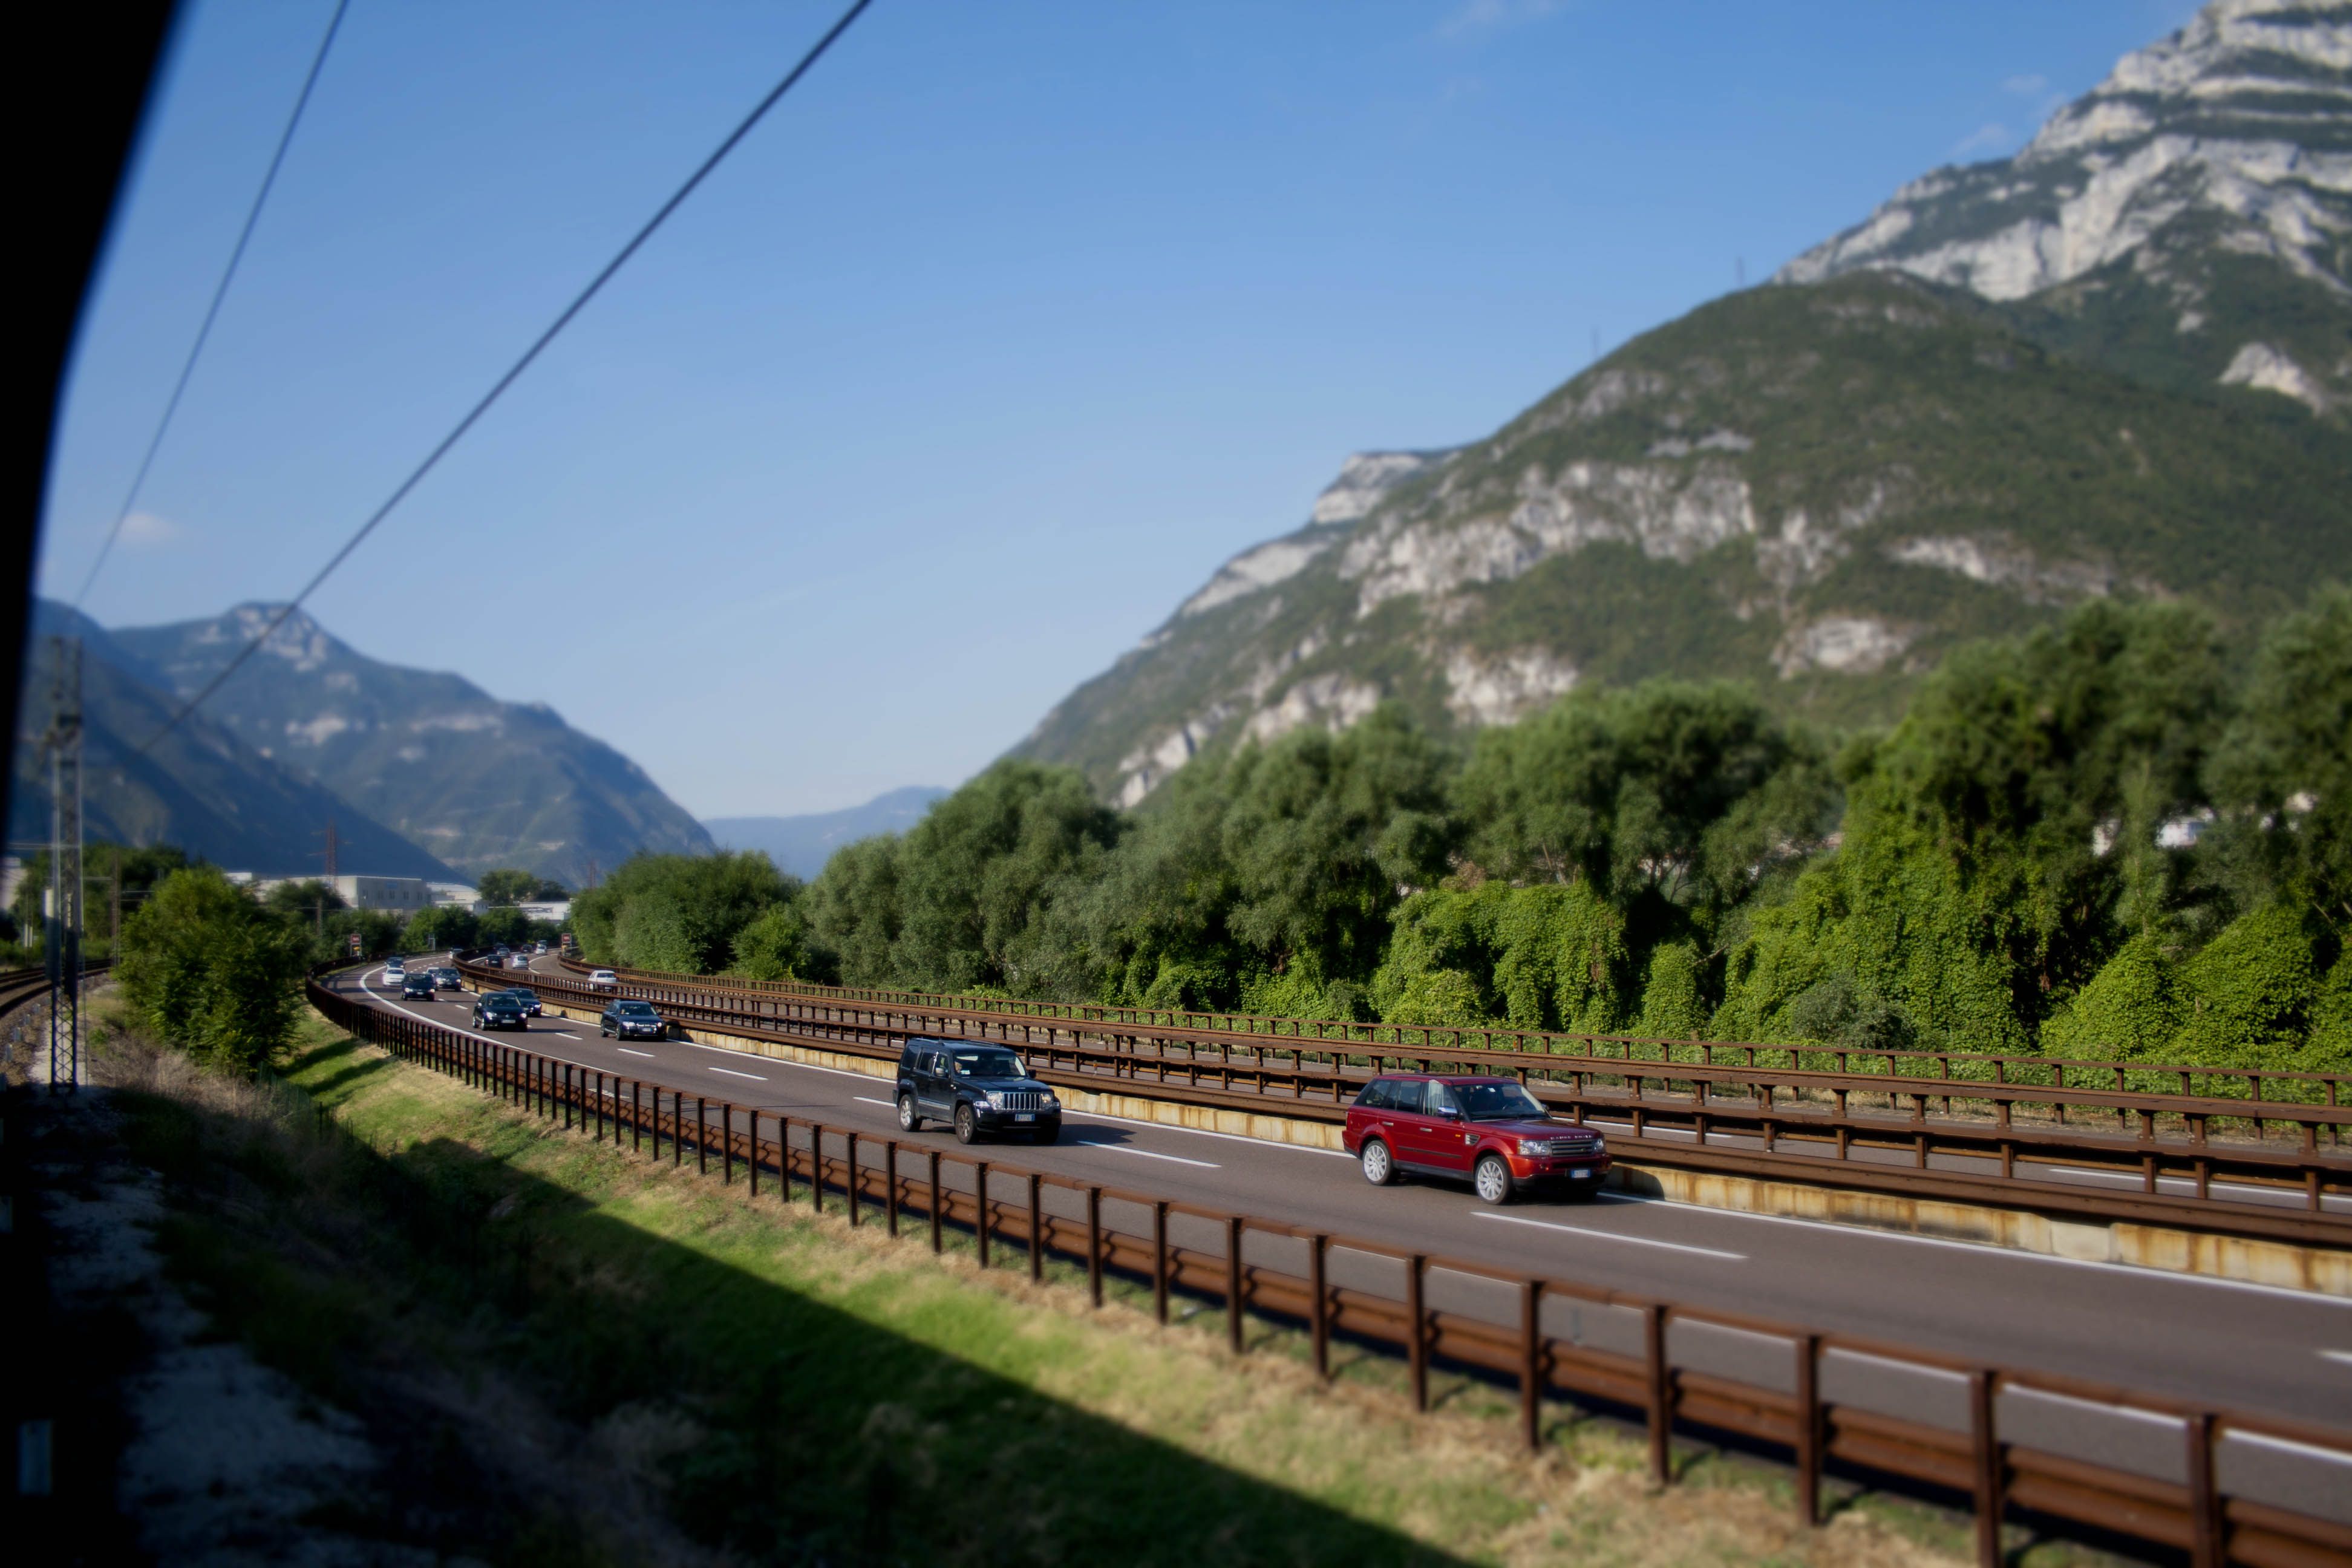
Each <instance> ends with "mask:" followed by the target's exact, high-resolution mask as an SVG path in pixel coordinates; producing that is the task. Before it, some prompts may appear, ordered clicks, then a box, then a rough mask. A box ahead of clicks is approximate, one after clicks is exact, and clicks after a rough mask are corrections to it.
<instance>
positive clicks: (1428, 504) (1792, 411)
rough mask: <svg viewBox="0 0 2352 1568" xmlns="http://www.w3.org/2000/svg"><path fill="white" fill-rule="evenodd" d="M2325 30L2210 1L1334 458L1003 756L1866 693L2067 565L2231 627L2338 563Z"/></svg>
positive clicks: (1067, 755)
mask: <svg viewBox="0 0 2352 1568" xmlns="http://www.w3.org/2000/svg"><path fill="white" fill-rule="evenodd" d="M2347 23H2352V10H2347V9H2346V8H2344V7H2343V6H2341V5H2336V6H2329V7H2325V8H2322V7H2316V6H2311V5H2276V4H2273V5H2258V4H2252V3H2249V0H2223V3H2221V4H2219V5H2213V6H2211V7H2210V8H2209V9H2208V10H2207V11H2206V12H2205V13H2203V14H2202V15H2200V16H2199V18H2198V19H2197V20H2196V22H2194V23H2193V24H2192V25H2191V26H2189V27H2187V28H2184V29H2183V30H2182V31H2181V32H2180V33H2179V34H2177V35H2175V36H2174V37H2172V38H2170V39H2168V40H2167V41H2165V42H2164V43H2162V44H2159V45H2158V46H2156V47H2154V48H2151V49H2148V50H2144V51H2141V52H2140V53H2138V54H2135V55H2132V56H2129V57H2126V59H2125V60H2124V61H2123V62H2122V63H2121V64H2119V65H2118V67H2117V68H2116V73H2115V74H2114V76H2112V77H2111V78H2110V79H2108V81H2107V82H2105V83H2104V84H2102V86H2101V87H2100V88H2099V89H2097V90H2095V92H2093V93H2092V94H2091V95H2089V96H2088V97H2086V98H2085V99H2084V100H2081V101H2080V102H2078V103H2075V104H2074V105H2070V106H2069V107H2068V108H2066V109H2064V110H2061V111H2060V112H2059V113H2058V114H2057V115H2056V116H2055V117H2053V120H2052V121H2051V122H2050V126H2049V127H2048V128H2046V129H2045V130H2044V131H2043V132H2042V135H2040V136H2039V137H2037V138H2036V139H2035V141H2034V142H2033V143H2032V145H2031V146H2029V147H2028V148H2026V149H2025V150H2023V151H2022V152H2021V153H2019V154H2018V155H2017V157H2016V158H2014V159H2011V160H2004V161H2002V162H2001V163H1995V164H1985V165H1977V166H1974V167H1972V168H1970V169H1967V170H1958V171H1953V170H1947V171H1943V172H1942V173H1941V174H1937V175H1931V176H1929V177H1927V179H1925V180H1922V181H1919V182H1916V183H1915V184H1913V185H1912V186H1909V187H1906V191H1905V192H1904V193H1900V194H1898V195H1897V196H1896V197H1895V200H1894V201H1892V202H1890V203H1889V204H1888V205H1886V206H1885V207H1882V208H1881V209H1880V212H1879V214H1878V215H1877V216H1875V217H1874V218H1872V219H1871V220H1870V221H1868V222H1866V223H1864V224H1863V225H1862V226H1859V227H1857V228H1856V229H1854V230H1853V231H1851V232H1849V233H1848V234H1846V235H1843V236H1841V237H1838V238H1836V239H1833V240H1832V241H1830V242H1828V243H1827V244H1825V245H1823V246H1822V247H1818V248H1817V249H1815V250H1813V251H1811V252H1808V253H1807V254H1806V255H1805V256H1803V257H1801V258H1798V259H1797V260H1796V261H1794V262H1792V263H1790V266H1789V267H1788V268H1785V269H1784V270H1783V272H1782V273H1781V275H1780V278H1778V279H1776V280H1775V281H1774V282H1773V283H1772V284H1771V285H1768V286H1766V287H1763V288H1759V289H1748V290H1745V291H1742V292H1739V293H1736V294H1733V295H1729V296H1727V297H1726V298H1723V299H1720V300H1715V301H1712V302H1710V303H1709V304H1706V305H1705V306H1702V307H1701V308H1699V309H1698V310H1694V311H1692V312H1691V313H1690V314H1688V315H1687V316H1685V317H1684V318H1682V319H1681V320H1679V321H1674V322H1671V323H1669V324H1667V325H1666V326H1664V327H1661V328H1658V329H1656V330H1654V331H1651V332H1648V333H1645V334H1643V336H1641V337H1639V338H1636V339H1635V340H1633V342H1630V343H1628V344H1626V345H1625V346H1624V347H1623V348H1622V349H1620V350H1619V351H1618V352H1617V353H1613V354H1612V355H1611V356H1609V357H1608V358H1607V359H1605V360H1603V361H1601V363H1598V364H1596V365H1594V366H1592V367H1591V369H1589V370H1587V371H1586V372H1584V373H1583V374H1580V375H1578V376H1576V377H1575V378H1574V379H1572V380H1570V382H1568V383H1567V384H1565V385H1563V386H1561V387H1560V388H1559V389H1558V390H1556V391H1554V392H1553V393H1551V394H1550V395H1549V396H1547V397H1545V398H1544V399H1543V400H1542V401H1540V402H1538V404H1536V405H1534V406H1533V407H1532V408H1529V409H1528V410H1527V411H1526V412H1524V413H1522V414H1521V415H1519V416H1517V417H1516V418H1514V419H1513V420H1511V421H1510V422H1509V423H1508V424H1507V425H1505V426H1503V427H1502V428H1501V429H1500V430H1498V431H1496V433H1495V434H1493V435H1492V436H1490V437H1486V438H1485V439H1483V440H1480V441H1476V442H1473V443H1471V444H1469V445H1467V446H1463V447H1453V448H1445V449H1435V450H1426V451H1412V452H1381V453H1368V454H1361V455H1359V456H1357V457H1355V458H1349V461H1348V463H1347V465H1346V467H1345V468H1343V469H1342V470H1341V472H1340V475H1339V479H1337V481H1335V482H1334V483H1333V485H1332V486H1331V487H1330V488H1329V489H1327V490H1326V491H1325V492H1324V493H1323V495H1322V497H1321V499H1320V500H1318V502H1317V504H1316V506H1315V509H1314V511H1313V513H1312V514H1311V516H1310V517H1309V518H1308V520H1307V523H1306V526H1304V527H1303V528H1301V529H1299V530H1298V531H1296V532H1293V533H1290V534H1287V535H1285V536H1283V537H1281V538H1279V539H1276V540H1274V541H1272V542H1268V543H1265V544H1261V545H1258V546H1256V547H1255V548H1254V549H1251V550H1248V551H1245V552H1243V553H1241V554H1240V555H1238V556H1235V557H1234V559H1233V560H1232V561H1230V562H1228V563H1225V565H1224V566H1223V567H1222V568H1221V569H1220V570H1219V571H1218V572H1217V573H1216V574H1215V575H1214V576H1213V577H1212V578H1211V579H1210V581H1209V582H1208V583H1207V584H1205V585H1204V586H1202V588H1201V589H1200V590H1199V591H1198V592H1196V593H1194V594H1193V595H1192V596H1191V597H1190V598H1188V599H1186V600H1184V601H1183V603H1182V604H1181V605H1179V606H1178V607H1177V609H1176V612H1175V613H1174V614H1173V615H1172V616H1170V618H1169V619H1168V621H1167V622H1166V623H1165V624H1163V625H1162V626H1160V627H1159V628H1158V629H1156V630H1155V631H1153V632H1152V633H1151V634H1150V636H1148V637H1145V638H1144V639H1143V641H1142V642H1141V644H1139V646H1138V647H1135V648H1133V649H1131V650H1130V651H1129V653H1127V654H1126V655H1124V656H1122V657H1121V658H1120V659H1119V660H1118V662H1117V663H1116V664H1115V665H1114V666H1113V667H1112V668H1110V669H1109V670H1108V671H1106V672H1104V673H1103V674H1101V675H1099V676H1097V677H1096V678H1095V679H1092V680H1090V681H1088V682H1087V683H1086V684H1084V685H1082V686H1080V687H1079V688H1078V689H1076V691H1074V692H1073V693H1071V695H1070V696H1069V697H1067V698H1066V699H1065V700H1063V701H1062V702H1061V703H1060V704H1058V705H1057V706H1056V707H1055V709H1054V710H1053V711H1051V712H1050V713H1048V714H1047V715H1046V716H1045V719H1044V721H1041V722H1040V723H1039V725H1038V726H1037V728H1036V729H1035V730H1034V731H1032V732H1031V734H1030V735H1029V736H1028V737H1027V738H1026V739H1025V740H1024V741H1023V742H1021V743H1020V745H1018V746H1017V747H1015V748H1014V751H1015V752H1016V753H1017V754H1022V755H1027V756H1031V757H1034V758H1037V759H1039V760H1042V761H1050V762H1061V763H1071V764H1073V765H1076V766H1078V767H1080V768H1082V769H1084V770H1085V771H1086V773H1087V775H1088V776H1089V778H1090V779H1092V780H1093V781H1094V783H1095V784H1096V786H1097V789H1098V790H1100V791H1101V792H1102V793H1103V794H1104V795H1106V796H1107V797H1108V798H1112V799H1116V800H1118V801H1119V802H1121V803H1122V804H1127V805H1133V804H1135V803H1137V802H1139V801H1140V800H1141V799H1143V798H1144V797H1145V796H1146V795H1149V794H1150V791H1151V790H1152V789H1153V788H1154V787H1155V786H1156V785H1157V784H1158V783H1159V782H1160V780H1161V779H1164V778H1165V777H1166V776H1167V775H1168V774H1169V773H1171V772H1172V771H1173V770H1174V769H1176V768H1179V767H1181V766H1183V765H1184V763H1185V762H1186V761H1187V760H1188V759H1190V758H1191V757H1192V756H1193V755H1195V754H1196V753H1198V752H1200V751H1202V749H1204V748H1208V747H1216V746H1224V745H1230V744H1234V743H1236V742H1240V741H1242V740H1244V739H1248V738H1256V739H1261V740H1265V739H1271V738H1273V737H1275V736H1277V735H1280V734H1282V733H1284V732H1286V731H1289V730H1291V729H1295V728H1297V726H1299V725H1301V724H1308V723H1315V724H1324V725H1330V726H1342V725H1345V724H1348V723H1351V722H1353V721H1355V720H1356V719H1358V718H1360V717H1361V716H1362V715H1363V714H1365V713H1367V712H1369V711H1370V710H1371V709H1372V708H1373V706H1375V705H1376V704H1377V703H1379V702H1380V701H1381V700H1400V701H1402V702H1403V703H1405V704H1406V705H1407V706H1409V707H1410V708H1412V710H1414V711H1415V712H1416V713H1417V714H1418V716H1419V717H1420V718H1421V719H1422V721H1423V722H1424V723H1427V724H1429V725H1431V726H1432V727H1433V728H1435V729H1437V730H1438V731H1441V732H1444V731H1454V732H1461V731H1467V730H1470V729H1474V728H1475V727H1477V726H1479V725H1484V724H1491V723H1496V722H1500V721H1508V720H1511V719H1515V718H1517V717H1518V716H1519V715H1521V714H1523V713H1525V712H1527V711H1528V710H1531V709H1533V708H1535V707H1537V706H1538V705H1540V704H1542V703H1545V702H1548V701H1549V700H1552V699H1553V698H1555V697H1557V696H1558V695H1559V693H1561V692H1563V691H1566V690H1568V689H1570V688H1571V687H1572V686H1574V685H1576V684H1577V683H1579V682H1580V681H1604V682H1608V683H1612V684H1616V683H1624V682H1631V681H1633V680H1638V679H1643V678H1644V677H1647V676H1653V675H1675V676H1684V677H1690V678H1706V677H1730V678H1735V679H1745V680H1748V681H1751V682H1753V683H1754V684H1755V685H1756V686H1757V688H1758V689H1759V690H1760V691H1762V692H1763V693H1764V694H1765V696H1766V697H1767V699H1768V700H1770V701H1772V702H1773V703H1775V704H1776V705H1777V706H1779V707H1780V708H1781V709H1783V710H1786V711H1789V712H1790V713H1792V714H1800V715H1804V716H1807V717H1810V718H1812V719H1815V720H1818V721H1825V722H1830V723H1852V722H1861V721H1880V720H1884V719H1885V718H1886V717H1888V716H1890V715H1891V714H1892V713H1893V712H1894V711H1895V710H1896V709H1897V708H1898V707H1899V705H1900V703H1901V701H1902V700H1903V698H1904V694H1905V692H1906V689H1908V688H1909V686H1911V685H1912V684H1913V683H1915V682H1916V679H1918V677H1919V676H1920V675H1921V674H1922V673H1923V672H1924V671H1926V670H1927V669H1928V668H1932V667H1933V666H1934V664H1935V663H1936V661H1937V658H1939V657H1940V656H1941V655H1942V653H1943V652H1944V651H1945V650H1946V649H1948V647H1951V646H1952V645H1953V644H1954V643H1956V642H1958V641H1960V640H1963V639H1967V638H1971V637H1985V636H1994V635H2006V634H2010V633H2014V632H2017V631H2020V630H2022V629H2024V628H2026V627H2027V626H2032V625H2034V624H2037V623H2039V622H2041V621H2043V620H2046V619H2048V618H2050V617H2052V616H2056V615H2058V614H2060V613H2062V612H2063V609H2064V607H2065V606H2066V605H2070V604H2073V603H2074V602H2077V601H2079V600H2081V599H2082V598H2084V597H2085V596H2088V595H2114V594H2122V595H2158V596H2185V597H2190V598H2194V599H2196V600H2199V601H2200V602H2202V603H2203V604H2205V605H2208V606H2210V608H2211V609H2212V610H2213V611H2214V613H2215V614H2216V615H2217V616H2219V617H2220V618H2221V621H2222V623H2223V625H2224V626H2225V627H2227V628H2230V629H2232V630H2241V631H2242V630H2244V629H2246V628H2248V627H2250V626H2251V625H2252V623H2253V622H2254V621H2255V620H2257V619H2258V618H2260V617H2262V616H2267V615H2270V614H2273V613H2275V612H2276V611H2278V610H2280V609H2283V608H2284V607H2286V606H2288V605H2294V604H2295V603H2297V602H2299V601H2300V599H2301V598H2302V596H2303V595H2305V593H2306V592H2307V591H2308V588H2309V587H2310V585H2311V584H2314V583H2316V582H2322V581H2326V580H2327V579H2329V578H2345V577H2347V576H2352V420H2347V417H2346V416H2345V408H2346V404H2345V401H2344V400H2343V399H2342V398H2341V397H2340V396H2339V390H2340V389H2342V388H2344V387H2346V386H2347V385H2352V382H2347V376H2352V363H2347V356H2352V313H2347V307H2346V300H2347V289H2346V286H2345V283H2344V280H2343V279H2344V275H2345V271H2346V268H2345V260H2346V249H2345V247H2346V244H2347V238H2346V237H2347V234H2352V222H2347V219H2352V214H2347V212H2346V210H2345V208H2344V196H2345V194H2346V193H2347V191H2352V164H2347V160H2346V156H2345V154H2344V153H2343V152H2342V151H2341V149H2343V148H2344V147H2345V146H2347V142H2352V26H2347ZM2258 132H2259V134H2258ZM2306 143H2308V144H2307V145H2306ZM2135 160H2137V162H2135ZM2127 169H2128V170H2130V171H2137V173H2135V174H2131V176H2130V177H2126V174H2125V173H2124V172H2123V171H2126V170H2127ZM2250 171H2251V172H2250ZM2256 174H2260V175H2261V176H2262V178H2261V180H2260V181H2257V180H2256V178H2255V175H2256ZM2102 180H2104V181H2105V183H2104V184H2101V183H2100V182H2101V181H2102ZM2102 224H2104V225H2105V226H2104V227H2102V226H2101V225H2102ZM2290 242H2291V243H2290ZM2021 258H2022V259H2021ZM2034 267H2039V268H2041V270H2039V271H2036V270H2032V268H2034ZM2200 312H2201V314H2200ZM2191 316H2198V317H2199V319H2198V320H2194V321H2191V320H2189V318H2190V317H2191ZM2249 367H2252V368H2251V369H2250V368H2249ZM2283 367H2284V368H2283Z"/></svg>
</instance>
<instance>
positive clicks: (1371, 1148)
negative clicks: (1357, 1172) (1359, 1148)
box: [1361, 1138, 1396, 1187]
mask: <svg viewBox="0 0 2352 1568" xmlns="http://www.w3.org/2000/svg"><path fill="white" fill-rule="evenodd" d="M1361 1157H1362V1159H1363V1162H1364V1180H1366V1181H1368V1182H1370V1183H1371V1184H1372V1185H1374V1186H1376V1187H1385V1186H1388V1185H1390V1184H1392V1183H1394V1182H1395V1181H1396V1161H1395V1160H1394V1159H1392V1158H1391V1156H1390V1154H1389V1146H1388V1145H1387V1144H1385V1143H1383V1142H1381V1141H1380V1140H1379V1139H1377V1138H1367V1139H1366V1140H1364V1152H1363V1154H1362V1156H1361Z"/></svg>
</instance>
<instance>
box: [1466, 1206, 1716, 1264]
mask: <svg viewBox="0 0 2352 1568" xmlns="http://www.w3.org/2000/svg"><path fill="white" fill-rule="evenodd" d="M1472 1217H1473V1218H1476V1219H1492V1220H1500V1221H1502V1223H1503V1224H1505V1225H1531V1226H1535V1227H1536V1228H1537V1229H1538V1230H1560V1231H1566V1232H1567V1233H1568V1234H1569V1235H1570V1236H1582V1237H1591V1239H1593V1240H1595V1241H1623V1242H1630V1243H1632V1244H1633V1246H1635V1247H1664V1248H1665V1249H1666V1250H1667V1251H1669V1252H1695V1253H1697V1254H1698V1255H1699V1256H1700V1257H1701V1258H1728V1259H1730V1260H1731V1261H1732V1262H1734V1263H1745V1262H1747V1261H1748V1254H1746V1253H1744V1252H1726V1251H1724V1250H1722V1249H1721V1248H1720V1247H1691V1246H1688V1245H1686V1244H1685V1243H1683V1242H1679V1241H1654V1240H1652V1239H1651V1238H1650V1237H1646V1236H1619V1235H1618V1234H1617V1233H1616V1232H1614V1231H1609V1230H1587V1229H1586V1228H1585V1227H1584V1226H1580V1225H1561V1224H1560V1223H1559V1222H1558V1221H1557V1220H1549V1219H1528V1218H1526V1217H1525V1216H1524V1215H1515V1214H1479V1215H1473V1216H1472Z"/></svg>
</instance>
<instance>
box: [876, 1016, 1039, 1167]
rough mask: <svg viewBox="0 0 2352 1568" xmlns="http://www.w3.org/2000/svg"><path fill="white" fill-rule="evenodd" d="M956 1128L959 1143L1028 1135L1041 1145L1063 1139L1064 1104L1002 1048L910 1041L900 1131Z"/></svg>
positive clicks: (901, 1083) (901, 1066) (901, 1079)
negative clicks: (936, 1125)
mask: <svg viewBox="0 0 2352 1568" xmlns="http://www.w3.org/2000/svg"><path fill="white" fill-rule="evenodd" d="M927 1120H928V1121H947V1122H952V1123H953V1124H954V1126H955V1135H956V1142H959V1143H969V1142H972V1141H973V1140H974V1139H976V1138H978V1137H980V1136H981V1135H982V1133H986V1132H1026V1133H1027V1134H1029V1136H1030V1137H1031V1138H1032V1139H1034V1140H1035V1141H1036V1142H1040V1143H1051V1142H1054V1141H1055V1139H1057V1138H1059V1137H1060V1136H1061V1135H1062V1102H1061V1101H1060V1100H1056V1099H1055V1098H1054V1091H1053V1090H1052V1089H1049V1088H1047V1087H1046V1086H1045V1084H1042V1083H1039V1082H1038V1081H1037V1080H1036V1079H1034V1078H1031V1077H1030V1076H1029V1071H1028V1069H1027V1068H1024V1067H1023V1066H1022V1065H1021V1058H1019V1057H1017V1056H1015V1055H1013V1052H1011V1051H1009V1050H1007V1049H1006V1048H1005V1047H1003V1046H979V1045H973V1044H971V1043H970V1042H967V1041H960V1040H909V1041H908V1042H907V1048H906V1049H905V1050H904V1051H903V1052H901V1053H900V1054H899V1057H898V1125H899V1126H900V1127H903V1128H905V1129H906V1130H907V1131H909V1132H917V1131H921V1130H922V1125H923V1123H924V1121H927Z"/></svg>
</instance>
